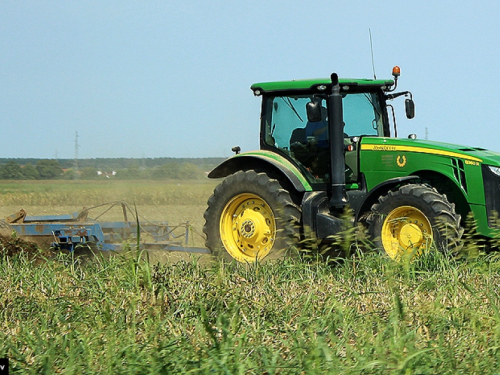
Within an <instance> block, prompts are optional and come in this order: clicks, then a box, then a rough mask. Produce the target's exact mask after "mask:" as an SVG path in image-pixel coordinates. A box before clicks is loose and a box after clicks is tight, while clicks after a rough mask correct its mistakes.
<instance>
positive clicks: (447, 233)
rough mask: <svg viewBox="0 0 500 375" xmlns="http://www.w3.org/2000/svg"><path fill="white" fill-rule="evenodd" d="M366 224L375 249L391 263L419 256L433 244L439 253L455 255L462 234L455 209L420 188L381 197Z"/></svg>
mask: <svg viewBox="0 0 500 375" xmlns="http://www.w3.org/2000/svg"><path fill="white" fill-rule="evenodd" d="M368 223H369V233H370V236H371V237H372V239H373V240H374V242H375V245H376V246H377V247H378V248H379V249H381V250H382V251H384V252H385V253H386V254H387V255H388V256H389V257H390V258H392V259H401V258H402V257H409V258H411V257H413V256H415V255H416V256H418V255H421V254H422V253H423V252H424V251H425V250H427V249H429V248H430V247H431V245H432V244H433V243H434V245H435V246H436V247H437V249H438V250H440V251H443V252H455V251H457V250H458V249H459V247H460V245H459V244H460V238H461V236H462V234H463V229H462V228H461V227H460V215H457V214H456V212H455V205H454V204H452V203H450V202H449V201H448V199H447V198H446V196H445V195H441V194H439V193H438V192H437V190H436V189H434V188H431V187H429V186H427V185H423V184H409V185H404V186H401V187H400V188H398V189H396V190H392V191H389V193H388V194H387V195H384V196H381V197H380V198H379V201H378V203H376V204H374V205H373V206H372V212H371V215H370V217H369V219H368Z"/></svg>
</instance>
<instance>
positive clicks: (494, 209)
mask: <svg viewBox="0 0 500 375" xmlns="http://www.w3.org/2000/svg"><path fill="white" fill-rule="evenodd" d="M482 171H483V184H484V198H485V204H486V213H487V214H488V226H489V227H490V228H494V227H496V225H497V217H498V216H497V215H498V213H500V177H499V176H497V175H496V174H494V173H493V172H492V171H490V169H489V168H488V166H486V165H482Z"/></svg>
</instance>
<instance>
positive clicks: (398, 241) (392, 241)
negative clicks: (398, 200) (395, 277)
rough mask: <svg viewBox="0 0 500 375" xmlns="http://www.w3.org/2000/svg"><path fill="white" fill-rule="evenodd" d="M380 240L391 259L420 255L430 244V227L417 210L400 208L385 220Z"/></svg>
mask: <svg viewBox="0 0 500 375" xmlns="http://www.w3.org/2000/svg"><path fill="white" fill-rule="evenodd" d="M381 240H382V245H383V247H384V250H385V251H386V253H387V255H389V257H391V258H392V259H400V258H401V257H403V256H412V255H421V254H422V252H423V251H424V250H425V249H428V248H429V246H430V244H431V242H432V226H431V223H430V222H429V219H428V218H427V216H425V214H424V213H423V212H422V211H420V210H419V209H417V208H415V207H411V206H401V207H398V208H395V209H394V210H392V211H391V212H390V213H389V215H387V217H386V218H385V220H384V223H383V225H382V233H381Z"/></svg>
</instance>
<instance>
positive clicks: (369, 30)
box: [368, 28, 377, 79]
mask: <svg viewBox="0 0 500 375" xmlns="http://www.w3.org/2000/svg"><path fill="white" fill-rule="evenodd" d="M368 32H369V33H370V50H371V53H372V69H373V79H377V75H376V74H375V60H374V59H373V42H372V30H371V29H370V28H369V29H368Z"/></svg>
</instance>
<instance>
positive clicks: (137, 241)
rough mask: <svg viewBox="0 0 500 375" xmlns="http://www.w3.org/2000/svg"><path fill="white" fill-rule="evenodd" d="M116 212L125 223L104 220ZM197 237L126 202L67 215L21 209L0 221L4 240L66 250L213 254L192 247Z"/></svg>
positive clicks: (186, 226)
mask: <svg viewBox="0 0 500 375" xmlns="http://www.w3.org/2000/svg"><path fill="white" fill-rule="evenodd" d="M112 210H114V211H118V212H119V213H120V214H121V215H120V216H121V220H118V221H107V220H104V218H106V216H107V215H106V214H109V213H110V212H111V211H112ZM196 234H197V233H196V231H195V230H194V228H192V226H191V225H190V224H189V222H185V223H181V224H178V225H175V226H171V225H170V224H169V223H167V222H163V221H162V222H160V221H149V220H147V219H145V218H143V217H141V216H139V214H138V213H137V210H136V209H135V207H132V206H131V205H129V204H128V203H126V202H122V201H116V202H110V203H104V204H101V205H97V206H93V207H89V208H84V209H82V210H81V211H79V212H75V213H71V214H65V215H40V216H28V215H27V212H26V211H25V210H23V209H21V210H20V211H19V212H16V213H15V214H12V215H10V216H8V217H6V218H5V219H3V220H0V235H1V236H3V237H9V236H12V235H15V236H17V237H19V238H22V239H24V240H26V241H29V242H34V243H36V244H37V245H39V246H42V247H50V248H53V249H54V250H66V251H75V250H77V249H80V248H90V249H93V250H102V251H118V250H122V249H124V248H126V247H131V248H132V247H137V248H139V249H141V250H164V251H180V252H188V253H200V254H203V253H206V254H210V250H209V249H207V248H201V247H194V246H189V244H190V243H191V242H193V241H192V237H193V236H194V235H196Z"/></svg>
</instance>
